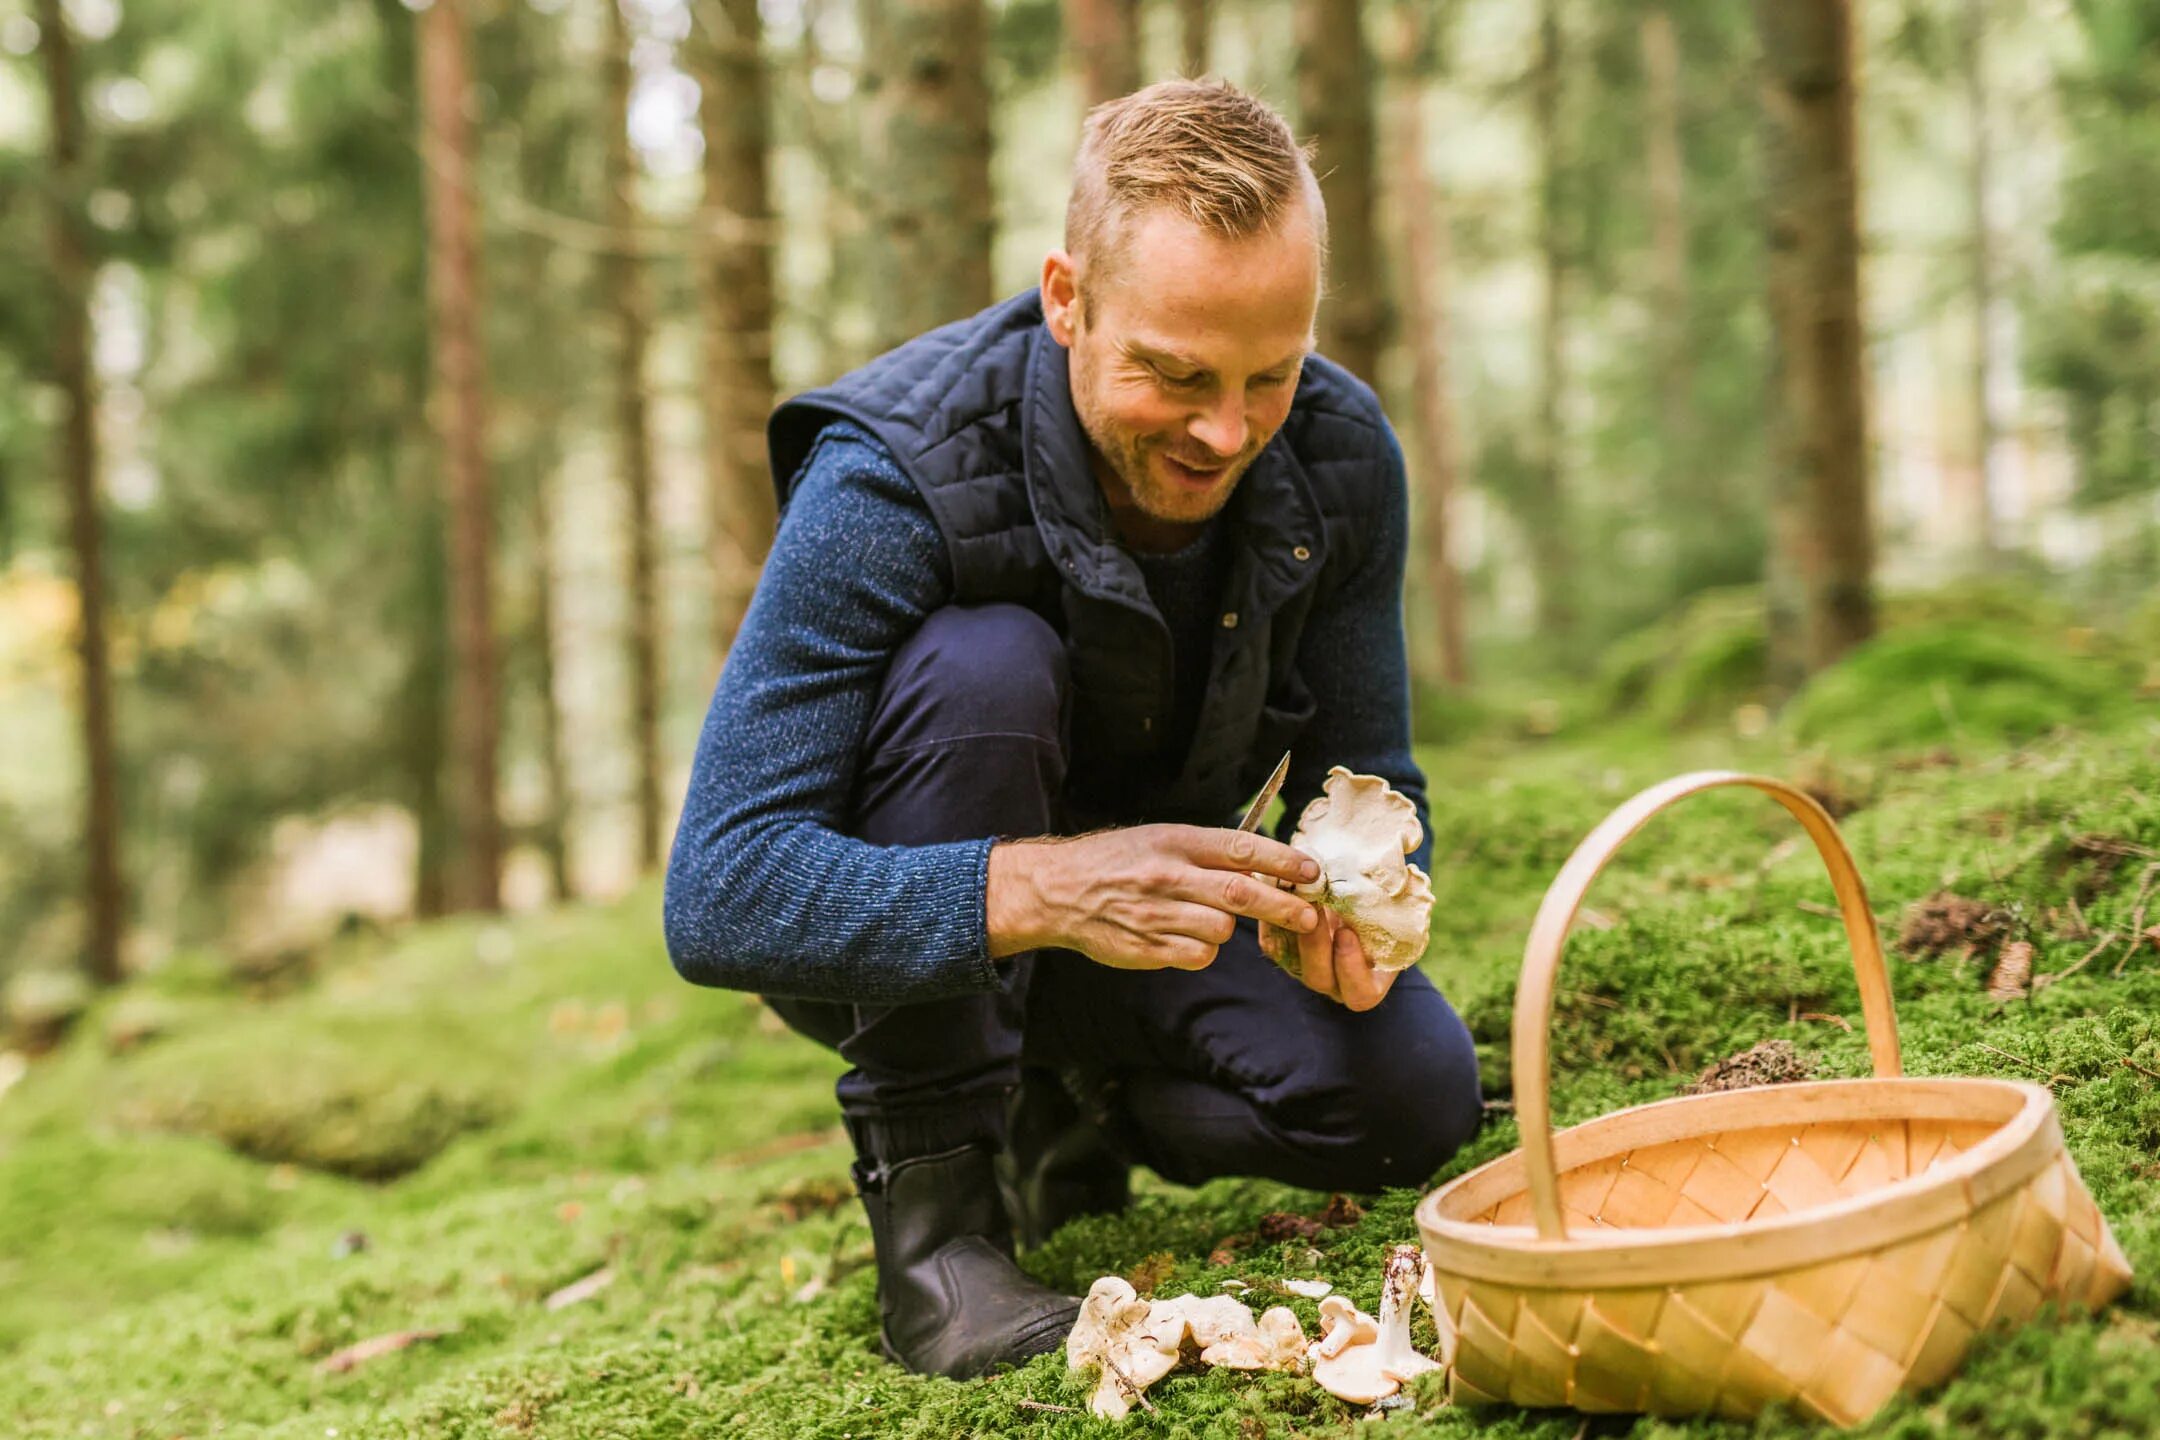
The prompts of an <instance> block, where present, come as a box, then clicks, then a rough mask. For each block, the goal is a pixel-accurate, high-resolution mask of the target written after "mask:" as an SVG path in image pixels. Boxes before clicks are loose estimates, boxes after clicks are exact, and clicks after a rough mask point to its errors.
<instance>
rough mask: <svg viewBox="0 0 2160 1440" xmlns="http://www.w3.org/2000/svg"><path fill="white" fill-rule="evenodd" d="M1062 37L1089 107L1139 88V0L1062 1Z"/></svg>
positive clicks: (1128, 93)
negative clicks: (1075, 67) (1074, 62)
mask: <svg viewBox="0 0 2160 1440" xmlns="http://www.w3.org/2000/svg"><path fill="white" fill-rule="evenodd" d="M1065 38H1066V43H1067V44H1068V45H1070V46H1071V48H1072V53H1073V59H1074V60H1075V61H1076V62H1077V63H1078V64H1079V66H1080V80H1081V91H1082V93H1083V94H1084V95H1085V96H1086V97H1087V103H1088V106H1089V107H1090V108H1093V107H1094V106H1097V105H1100V104H1102V103H1103V101H1105V100H1115V99H1117V98H1118V97H1119V96H1120V95H1130V94H1132V92H1133V91H1135V90H1137V89H1139V88H1140V0H1065Z"/></svg>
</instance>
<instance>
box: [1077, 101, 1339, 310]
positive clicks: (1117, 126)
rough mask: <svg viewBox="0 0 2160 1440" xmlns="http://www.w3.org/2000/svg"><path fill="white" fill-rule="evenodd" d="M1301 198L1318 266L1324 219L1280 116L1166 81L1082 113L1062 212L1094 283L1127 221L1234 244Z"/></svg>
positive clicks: (1268, 226) (1268, 225) (1269, 225)
mask: <svg viewBox="0 0 2160 1440" xmlns="http://www.w3.org/2000/svg"><path fill="white" fill-rule="evenodd" d="M1300 198H1302V199H1303V200H1304V201H1305V203H1306V205H1307V206H1309V207H1310V210H1311V214H1312V220H1313V233H1314V236H1315V238H1316V240H1317V241H1318V243H1319V246H1320V253H1321V257H1322V259H1323V262H1324V261H1325V258H1326V255H1327V211H1326V209H1325V207H1323V205H1322V204H1321V201H1320V186H1319V182H1318V181H1317V180H1315V179H1314V177H1313V171H1312V161H1311V157H1310V155H1309V153H1308V152H1307V151H1306V149H1305V148H1304V147H1302V146H1300V145H1299V144H1298V142H1297V139H1296V137H1295V136H1293V135H1292V134H1291V133H1290V127H1289V125H1288V124H1286V123H1284V121H1283V118H1282V116H1280V115H1278V114H1276V113H1275V111H1274V109H1273V108H1271V107H1270V106H1269V105H1267V104H1266V103H1265V102H1264V101H1261V100H1257V99H1255V98H1253V97H1252V96H1250V95H1247V94H1246V93H1245V92H1244V91H1242V90H1239V89H1238V88H1237V87H1236V86H1234V85H1231V84H1229V83H1228V82H1226V81H1219V80H1165V81H1162V82H1161V83H1159V84H1155V85H1150V86H1148V87H1147V88H1146V89H1144V90H1135V91H1134V92H1133V93H1132V94H1130V95H1127V96H1124V97H1123V98H1121V99H1117V100H1108V101H1105V102H1103V103H1102V104H1100V105H1097V106H1096V107H1095V108H1094V109H1093V110H1090V111H1089V112H1088V117H1087V128H1086V132H1085V134H1084V135H1083V136H1082V137H1081V141H1080V154H1079V156H1078V157H1077V158H1076V159H1075V160H1074V161H1073V185H1072V195H1071V197H1070V198H1069V199H1068V200H1067V201H1066V203H1065V248H1066V250H1067V251H1069V252H1071V254H1072V255H1073V256H1074V258H1076V259H1077V260H1079V261H1080V262H1081V265H1082V267H1083V268H1085V269H1088V270H1091V271H1092V272H1093V273H1094V274H1095V275H1096V276H1097V277H1098V278H1099V277H1100V276H1101V275H1102V274H1103V273H1104V271H1105V270H1106V269H1110V268H1114V267H1115V265H1116V261H1117V258H1118V256H1119V255H1120V253H1121V251H1122V248H1123V239H1124V231H1125V228H1126V225H1127V223H1128V222H1129V221H1131V220H1132V219H1134V218H1135V217H1137V216H1139V215H1141V214H1144V213H1145V212H1147V211H1150V210H1154V209H1158V208H1160V209H1167V210H1171V211H1174V212H1176V213H1177V214H1180V215H1182V216H1184V217H1185V218H1186V219H1188V220H1190V221H1192V222H1193V223H1194V224H1195V225H1198V226H1200V227H1201V228H1202V229H1205V230H1209V231H1212V232H1214V233H1215V234H1217V235H1221V236H1224V237H1226V238H1229V239H1233V240H1241V239H1246V238H1248V237H1251V236H1254V235H1262V234H1266V233H1269V232H1270V231H1272V230H1274V229H1275V228H1276V227H1277V226H1278V225H1280V224H1281V223H1282V221H1283V218H1284V216H1285V215H1286V214H1288V213H1289V212H1290V211H1291V210H1292V209H1293V208H1294V206H1295V204H1296V202H1297V201H1298V200H1299V199H1300Z"/></svg>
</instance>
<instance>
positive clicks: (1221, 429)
mask: <svg viewBox="0 0 2160 1440" xmlns="http://www.w3.org/2000/svg"><path fill="white" fill-rule="evenodd" d="M1241 400H1242V397H1239V396H1234V395H1226V396H1224V397H1223V398H1222V399H1220V400H1218V401H1216V402H1215V404H1214V405H1213V406H1212V407H1210V408H1209V409H1206V410H1203V411H1201V412H1200V413H1199V414H1198V415H1195V416H1194V417H1193V418H1192V421H1191V423H1189V424H1188V425H1187V426H1186V427H1185V430H1186V433H1187V434H1189V435H1191V436H1192V438H1193V439H1195V440H1198V441H1199V442H1200V443H1201V444H1203V445H1205V446H1207V447H1208V449H1210V450H1212V451H1214V452H1215V453H1216V454H1217V455H1219V456H1222V457H1224V458H1228V457H1230V456H1232V455H1235V454H1237V453H1238V452H1239V451H1241V450H1243V449H1244V448H1245V406H1244V405H1243V404H1242V403H1241Z"/></svg>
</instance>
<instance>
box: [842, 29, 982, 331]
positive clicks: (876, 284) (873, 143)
mask: <svg viewBox="0 0 2160 1440" xmlns="http://www.w3.org/2000/svg"><path fill="white" fill-rule="evenodd" d="M863 18H864V22H865V24H864V29H865V43H864V51H863V53H864V54H865V55H866V56H867V57H868V60H867V62H866V65H865V73H864V77H863V78H864V81H865V84H866V88H867V89H868V92H869V93H868V94H867V95H866V97H865V101H866V103H865V106H864V113H865V120H866V123H867V125H868V128H869V133H868V134H867V135H866V136H865V137H864V144H863V148H864V154H865V158H866V160H867V161H868V166H867V169H866V171H865V173H866V174H868V175H870V176H874V177H876V179H875V183H874V195H873V200H874V203H876V205H877V206H878V212H879V214H878V219H879V226H878V232H877V233H878V234H880V235H881V236H883V237H884V238H883V243H882V244H879V245H876V246H873V247H872V248H871V254H872V257H873V259H874V261H875V263H876V271H875V274H874V277H873V285H872V297H873V306H874V314H873V320H874V322H875V329H876V332H877V341H878V345H879V346H880V348H889V347H891V346H894V345H898V344H899V343H900V342H902V341H903V340H908V339H912V338H913V337H915V336H916V335H919V334H921V333H922V332H923V331H925V330H928V329H931V328H932V327H934V326H938V325H943V324H946V323H947V322H949V321H953V320H960V319H964V318H966V317H967V316H969V315H972V314H974V313H975V312H976V311H978V310H981V309H983V308H984V307H985V306H987V305H989V304H990V302H991V301H992V300H993V299H994V298H995V296H994V295H993V293H992V289H991V280H990V258H991V255H990V252H991V242H992V239H993V235H994V232H993V228H992V225H993V222H992V218H991V214H992V212H991V204H990V84H989V77H988V74H987V72H986V71H985V68H984V66H985V61H986V57H987V53H988V48H989V26H988V21H987V20H986V18H985V16H984V12H983V0H865V4H864V7H863Z"/></svg>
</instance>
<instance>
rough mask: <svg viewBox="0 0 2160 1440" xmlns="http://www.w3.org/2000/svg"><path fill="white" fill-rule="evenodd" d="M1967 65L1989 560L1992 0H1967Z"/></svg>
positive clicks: (1980, 522) (1982, 502) (1981, 505)
mask: <svg viewBox="0 0 2160 1440" xmlns="http://www.w3.org/2000/svg"><path fill="white" fill-rule="evenodd" d="M1964 20H1965V34H1964V46H1963V51H1964V53H1963V56H1962V60H1963V65H1964V70H1965V93H1966V99H1967V103H1968V105H1969V106H1970V109H1971V120H1970V124H1969V127H1968V128H1969V129H1970V130H1971V133H1972V164H1971V166H1970V167H1969V168H1968V170H1967V172H1966V180H1967V183H1968V185H1969V186H1970V187H1971V191H1972V312H1973V366H1972V407H1973V467H1972V494H1971V496H1970V497H1969V499H1968V502H1967V505H1966V511H1967V515H1968V522H1969V524H1970V525H1971V527H1972V544H1971V548H1972V551H1973V553H1974V558H1975V560H1976V561H1977V562H1978V563H1979V564H1981V565H1985V564H1986V563H1987V561H1988V560H1989V559H1990V558H1991V557H1992V556H1993V555H1994V554H1995V550H1996V545H1997V543H1998V540H1997V536H1996V534H1995V478H1996V469H1997V465H1996V454H1995V450H1996V443H1995V442H1996V434H1997V426H1996V423H1995V396H1994V388H1995V383H1994V382H1995V333H1994V331H1995V327H1994V319H1995V236H1994V232H1993V230H1992V229H1991V227H1990V223H1989V215H1988V189H1989V186H1990V185H1991V184H1992V183H1993V182H1992V180H1991V178H1990V177H1991V174H1992V172H1993V169H1994V156H1993V148H1994V136H1993V135H1992V134H1991V133H1990V132H1991V130H1992V128H1993V125H1994V116H1993V114H1992V112H1991V106H1990V105H1989V102H1988V84H1987V0H1965V16H1964Z"/></svg>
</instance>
